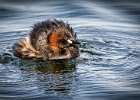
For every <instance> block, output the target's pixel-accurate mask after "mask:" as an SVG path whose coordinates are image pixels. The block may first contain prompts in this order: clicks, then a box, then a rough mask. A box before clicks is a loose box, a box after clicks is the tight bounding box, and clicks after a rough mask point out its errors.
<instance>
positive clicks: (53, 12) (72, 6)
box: [0, 0, 140, 100]
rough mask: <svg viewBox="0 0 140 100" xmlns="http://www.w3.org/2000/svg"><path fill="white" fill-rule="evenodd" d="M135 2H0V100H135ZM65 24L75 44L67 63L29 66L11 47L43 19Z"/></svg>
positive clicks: (139, 60)
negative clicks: (77, 52)
mask: <svg viewBox="0 0 140 100" xmlns="http://www.w3.org/2000/svg"><path fill="white" fill-rule="evenodd" d="M139 5H140V2H138V1H137V0H116V1H114V0H94V1H93V0H85V1H78V0H70V1H57V0H55V1H53V0H52V1H45V0H44V1H40V0H36V1H35V0H31V1H28V0H22V1H20V2H19V1H18V0H13V1H10V0H3V1H2V0H1V1H0V100H9V99H11V100H30V99H31V100H140V29H139V28H140V27H139V25H140V20H139V16H140V10H139V9H140V6H139ZM49 18H51V19H53V18H56V19H62V20H64V21H65V22H66V21H68V22H69V23H70V24H71V26H72V27H73V28H74V30H75V31H76V32H77V35H78V38H79V39H80V41H81V43H82V44H81V46H80V57H79V58H78V59H77V60H72V61H61V62H60V61H55V62H33V61H28V60H21V59H17V58H14V57H12V56H11V47H12V45H13V44H14V43H15V42H16V41H17V40H19V39H21V38H23V37H25V36H28V33H29V31H30V29H31V26H32V25H33V24H34V23H36V22H38V21H42V20H45V19H49Z"/></svg>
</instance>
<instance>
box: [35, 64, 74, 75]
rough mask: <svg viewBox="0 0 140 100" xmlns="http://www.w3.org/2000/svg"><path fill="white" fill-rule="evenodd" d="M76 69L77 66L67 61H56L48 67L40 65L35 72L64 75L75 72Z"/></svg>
mask: <svg viewBox="0 0 140 100" xmlns="http://www.w3.org/2000/svg"><path fill="white" fill-rule="evenodd" d="M75 69H76V64H74V63H70V62H67V61H55V62H53V63H50V64H48V65H45V66H43V65H39V66H36V67H35V71H37V72H38V71H39V72H42V73H53V74H63V73H69V72H73V71H75Z"/></svg>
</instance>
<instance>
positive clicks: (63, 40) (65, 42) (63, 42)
mask: <svg viewBox="0 0 140 100" xmlns="http://www.w3.org/2000/svg"><path fill="white" fill-rule="evenodd" d="M59 43H61V44H63V45H65V44H67V41H66V40H65V39H61V40H59Z"/></svg>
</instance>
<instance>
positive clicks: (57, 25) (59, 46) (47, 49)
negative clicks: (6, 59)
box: [13, 19, 79, 60]
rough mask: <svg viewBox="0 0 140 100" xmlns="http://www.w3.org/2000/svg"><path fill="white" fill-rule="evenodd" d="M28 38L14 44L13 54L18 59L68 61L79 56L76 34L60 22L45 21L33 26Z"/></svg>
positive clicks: (68, 26) (66, 24) (67, 25)
mask: <svg viewBox="0 0 140 100" xmlns="http://www.w3.org/2000/svg"><path fill="white" fill-rule="evenodd" d="M32 28H33V29H32V30H31V32H30V34H29V35H30V36H29V37H26V38H25V39H22V40H20V41H18V42H17V43H15V44H14V46H13V53H14V55H15V56H17V57H20V58H33V59H42V60H54V59H70V58H74V57H77V56H78V55H79V46H78V43H79V41H78V39H77V36H76V33H75V32H74V31H73V29H72V27H70V25H69V24H68V23H64V22H63V21H62V20H56V19H54V20H45V21H42V22H38V23H36V24H34V26H33V27H32Z"/></svg>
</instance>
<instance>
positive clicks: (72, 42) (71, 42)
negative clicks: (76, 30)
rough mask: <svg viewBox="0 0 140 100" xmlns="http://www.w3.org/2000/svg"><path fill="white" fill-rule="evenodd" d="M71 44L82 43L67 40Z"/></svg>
mask: <svg viewBox="0 0 140 100" xmlns="http://www.w3.org/2000/svg"><path fill="white" fill-rule="evenodd" d="M67 42H68V43H69V44H81V43H80V42H79V41H73V40H67Z"/></svg>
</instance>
